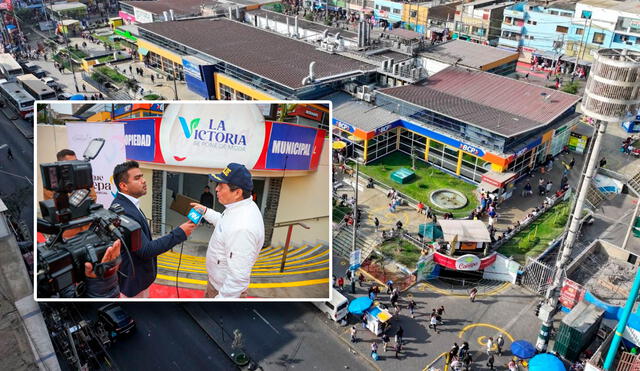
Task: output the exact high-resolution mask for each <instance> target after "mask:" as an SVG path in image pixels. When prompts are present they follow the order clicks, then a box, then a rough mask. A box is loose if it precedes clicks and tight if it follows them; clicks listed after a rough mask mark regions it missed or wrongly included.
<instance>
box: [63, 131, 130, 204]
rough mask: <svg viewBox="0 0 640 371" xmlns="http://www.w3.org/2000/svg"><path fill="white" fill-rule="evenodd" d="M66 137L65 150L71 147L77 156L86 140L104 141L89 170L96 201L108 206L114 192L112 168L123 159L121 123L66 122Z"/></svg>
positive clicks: (85, 145)
mask: <svg viewBox="0 0 640 371" xmlns="http://www.w3.org/2000/svg"><path fill="white" fill-rule="evenodd" d="M66 126H67V136H68V141H69V149H71V150H73V151H74V152H75V153H76V154H77V156H78V159H82V154H83V153H84V151H85V149H86V148H87V146H88V144H89V142H90V141H91V140H92V139H94V138H103V139H104V140H105V143H104V146H103V147H102V151H100V154H98V157H96V158H95V159H93V160H92V161H91V168H92V170H93V186H94V188H95V190H96V194H97V195H98V201H97V202H98V203H99V204H102V205H103V206H104V207H106V208H108V207H109V205H111V201H113V198H114V197H115V196H116V194H117V190H116V187H115V185H114V184H113V179H112V176H113V168H114V167H115V165H117V164H120V163H122V162H124V161H125V160H126V159H125V139H124V138H125V134H124V124H120V123H109V124H100V123H94V122H91V123H67V125H66Z"/></svg>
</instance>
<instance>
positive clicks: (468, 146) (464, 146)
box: [401, 121, 484, 157]
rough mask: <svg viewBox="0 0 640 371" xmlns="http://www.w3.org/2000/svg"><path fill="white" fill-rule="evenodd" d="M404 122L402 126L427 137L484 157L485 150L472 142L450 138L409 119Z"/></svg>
mask: <svg viewBox="0 0 640 371" xmlns="http://www.w3.org/2000/svg"><path fill="white" fill-rule="evenodd" d="M401 122H402V126H404V127H405V128H407V129H409V130H411V131H414V132H416V133H418V134H420V135H423V136H425V137H428V138H431V139H433V140H436V141H438V142H441V143H444V144H447V145H449V146H451V147H454V148H458V149H461V150H463V151H465V152H467V153H470V154H472V155H474V156H477V157H482V156H484V151H483V150H482V149H480V148H478V147H476V146H473V145H471V144H467V143H463V142H460V141H458V140H455V139H453V138H450V137H448V136H446V135H443V134H440V133H436V132H435V131H431V130H429V129H426V128H424V127H422V126H419V125H416V124H413V123H410V122H407V121H401Z"/></svg>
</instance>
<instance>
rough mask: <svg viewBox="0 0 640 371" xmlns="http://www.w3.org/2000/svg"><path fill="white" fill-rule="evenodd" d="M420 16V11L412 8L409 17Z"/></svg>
mask: <svg viewBox="0 0 640 371" xmlns="http://www.w3.org/2000/svg"><path fill="white" fill-rule="evenodd" d="M417 16H418V11H416V10H412V11H411V13H410V14H409V17H411V18H416V17H417Z"/></svg>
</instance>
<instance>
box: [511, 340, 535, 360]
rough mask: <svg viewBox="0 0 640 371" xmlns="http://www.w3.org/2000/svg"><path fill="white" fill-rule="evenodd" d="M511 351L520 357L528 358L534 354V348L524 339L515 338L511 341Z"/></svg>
mask: <svg viewBox="0 0 640 371" xmlns="http://www.w3.org/2000/svg"><path fill="white" fill-rule="evenodd" d="M511 353H513V355H514V356H516V357H518V358H522V359H528V358H531V357H533V356H535V355H536V348H535V347H534V346H533V345H532V344H531V343H530V342H528V341H526V340H517V341H514V342H513V343H511Z"/></svg>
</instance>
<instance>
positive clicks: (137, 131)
mask: <svg viewBox="0 0 640 371" xmlns="http://www.w3.org/2000/svg"><path fill="white" fill-rule="evenodd" d="M161 121H162V119H161V118H160V117H153V118H137V119H126V120H119V122H123V123H124V124H125V125H124V143H125V149H126V156H127V160H136V161H146V162H164V161H163V160H162V154H161V153H160V151H159V146H158V145H157V140H156V138H157V137H158V131H159V130H160V123H161Z"/></svg>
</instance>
